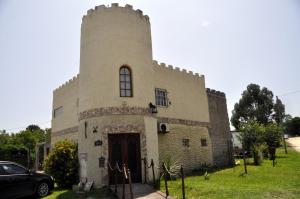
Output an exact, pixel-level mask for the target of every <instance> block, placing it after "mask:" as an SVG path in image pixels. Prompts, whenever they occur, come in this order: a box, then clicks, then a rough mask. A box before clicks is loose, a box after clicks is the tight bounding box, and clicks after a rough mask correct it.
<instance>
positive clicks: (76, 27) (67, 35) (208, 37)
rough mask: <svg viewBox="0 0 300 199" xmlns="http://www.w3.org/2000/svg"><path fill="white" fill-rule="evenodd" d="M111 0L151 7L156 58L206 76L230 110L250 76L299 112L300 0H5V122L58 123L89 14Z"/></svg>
mask: <svg viewBox="0 0 300 199" xmlns="http://www.w3.org/2000/svg"><path fill="white" fill-rule="evenodd" d="M111 3H119V4H120V5H121V6H124V5H125V4H131V5H133V7H134V9H141V10H142V11H143V12H144V14H147V15H148V16H149V17H150V22H151V31H152V47H153V58H154V60H157V61H159V62H164V63H166V64H170V65H173V66H174V67H179V68H184V69H187V70H191V71H193V72H195V73H199V74H203V75H205V81H206V87H209V88H213V89H216V90H220V91H223V92H225V93H226V96H227V106H228V113H229V117H230V116H231V111H232V110H233V107H234V104H235V103H236V102H238V100H239V99H240V97H241V93H242V92H243V91H244V90H245V89H246V87H247V85H248V84H250V83H256V84H259V85H260V86H262V87H267V88H268V89H270V90H271V91H273V93H274V95H275V96H276V95H278V96H279V98H280V99H281V100H282V101H283V103H284V104H285V106H286V113H288V114H291V115H292V116H300V103H299V101H300V77H299V76H300V1H299V0H284V1H283V0H243V1H241V0H185V1H171V0H164V1H158V0H143V1H141V0H139V1H137V0H135V1H134V0H127V1H116V0H115V1H113V2H111V1H95V0H89V1H87V0H51V1H50V0H48V1H46V0H45V1H40V0H22V1H21V0H0V69H1V78H0V93H1V97H0V110H1V111H0V113H1V114H0V129H6V130H7V131H8V132H17V131H19V130H21V129H24V128H26V126H28V125H29V124H37V125H40V126H41V127H42V128H46V127H50V126H51V112H52V97H53V96H52V93H53V90H54V89H55V88H57V87H58V86H59V85H61V84H63V83H64V82H65V81H67V80H69V79H70V78H72V77H73V76H75V75H77V74H78V72H79V59H80V50H79V49H80V26H81V19H82V16H83V15H84V14H86V12H87V10H88V9H90V8H94V7H95V6H96V5H102V4H104V5H110V4H111Z"/></svg>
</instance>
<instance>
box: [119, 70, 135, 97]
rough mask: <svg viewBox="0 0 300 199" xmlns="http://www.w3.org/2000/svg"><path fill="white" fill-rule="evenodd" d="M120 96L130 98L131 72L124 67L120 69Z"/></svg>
mask: <svg viewBox="0 0 300 199" xmlns="http://www.w3.org/2000/svg"><path fill="white" fill-rule="evenodd" d="M120 96H121V97H132V80H131V71H130V69H129V68H128V67H126V66H122V67H121V68H120Z"/></svg>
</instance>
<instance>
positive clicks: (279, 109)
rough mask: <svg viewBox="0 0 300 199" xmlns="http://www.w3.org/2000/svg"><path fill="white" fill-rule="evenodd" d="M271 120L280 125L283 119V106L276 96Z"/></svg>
mask: <svg viewBox="0 0 300 199" xmlns="http://www.w3.org/2000/svg"><path fill="white" fill-rule="evenodd" d="M273 118H274V120H275V121H276V123H277V124H281V123H282V121H283V120H284V118H285V106H284V105H283V103H282V101H281V100H280V99H279V98H278V97H277V96H276V102H275V104H274V115H273Z"/></svg>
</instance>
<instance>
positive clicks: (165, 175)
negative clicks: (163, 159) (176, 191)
mask: <svg viewBox="0 0 300 199" xmlns="http://www.w3.org/2000/svg"><path fill="white" fill-rule="evenodd" d="M162 168H163V174H164V179H165V188H166V197H168V196H169V190H168V183H167V170H166V167H165V163H163V165H162Z"/></svg>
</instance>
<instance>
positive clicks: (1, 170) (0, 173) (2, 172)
mask: <svg viewBox="0 0 300 199" xmlns="http://www.w3.org/2000/svg"><path fill="white" fill-rule="evenodd" d="M0 175H5V171H4V169H3V168H2V165H0Z"/></svg>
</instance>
